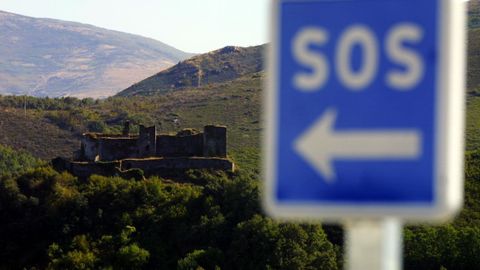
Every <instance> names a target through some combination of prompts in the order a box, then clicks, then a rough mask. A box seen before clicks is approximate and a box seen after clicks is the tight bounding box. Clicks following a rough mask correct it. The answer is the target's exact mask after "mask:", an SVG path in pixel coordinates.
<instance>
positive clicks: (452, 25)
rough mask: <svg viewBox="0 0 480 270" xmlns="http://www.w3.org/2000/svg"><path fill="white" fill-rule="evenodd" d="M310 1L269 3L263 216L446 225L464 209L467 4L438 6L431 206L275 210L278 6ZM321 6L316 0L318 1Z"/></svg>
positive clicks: (454, 0)
mask: <svg viewBox="0 0 480 270" xmlns="http://www.w3.org/2000/svg"><path fill="white" fill-rule="evenodd" d="M311 1H314V0H283V1H282V0H273V1H272V2H271V4H272V7H271V12H272V14H271V16H270V17H271V20H270V42H271V43H270V44H269V45H268V48H267V50H268V53H267V65H266V67H267V80H266V82H265V87H264V89H265V91H264V108H263V116H264V121H265V123H266V134H264V137H263V157H264V160H263V178H264V179H265V181H264V183H265V184H264V190H263V194H262V195H263V196H262V199H263V207H264V209H265V210H266V212H267V214H269V215H270V216H272V217H275V218H279V219H291V218H295V219H298V218H301V219H315V218H322V219H323V220H325V221H342V220H346V219H352V218H384V217H398V218H402V219H405V220H410V221H428V220H439V221H442V220H445V219H447V218H451V217H453V215H454V214H456V213H457V212H458V210H459V209H460V208H461V206H462V204H463V175H464V171H463V160H464V129H465V123H464V122H465V77H466V75H465V74H466V73H465V54H466V42H467V41H466V27H467V26H466V24H465V20H466V19H465V17H466V15H465V13H466V9H465V6H466V2H464V1H463V0H438V1H439V11H438V12H439V16H438V17H439V22H438V23H439V27H438V32H437V36H438V41H437V42H438V44H439V49H440V53H439V58H440V59H439V66H438V67H437V68H438V69H439V70H438V71H437V82H436V86H437V88H438V89H437V91H438V93H437V94H436V97H437V98H438V100H437V101H436V112H435V119H436V121H437V122H436V123H435V130H436V134H437V135H436V136H437V140H436V145H435V150H434V151H435V152H434V155H435V156H436V159H435V161H434V166H435V172H434V181H435V183H434V186H435V194H434V202H433V204H428V205H426V204H413V203H412V204H408V205H407V204H405V203H403V204H399V205H398V206H397V205H388V206H386V205H379V204H362V205H361V206H358V205H354V204H343V203H342V204H332V203H330V204H322V203H319V202H311V203H308V202H301V203H300V202H299V203H295V204H289V205H285V204H280V203H278V202H277V201H276V199H275V195H274V194H275V193H274V192H275V184H276V175H275V174H276V171H277V170H276V168H275V166H276V165H275V164H277V162H276V159H277V149H276V146H277V134H276V132H277V125H278V119H277V115H278V107H277V106H278V97H277V92H278V86H277V83H278V80H277V79H278V74H277V73H278V64H277V57H278V42H279V40H280V35H281V33H279V23H280V21H279V20H280V18H279V14H280V12H279V11H280V10H279V9H280V8H281V7H280V4H281V3H283V2H311ZM320 1H321V0H320Z"/></svg>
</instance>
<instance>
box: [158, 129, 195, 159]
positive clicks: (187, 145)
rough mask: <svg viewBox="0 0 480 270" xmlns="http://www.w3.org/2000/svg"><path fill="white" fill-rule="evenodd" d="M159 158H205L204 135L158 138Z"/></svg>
mask: <svg viewBox="0 0 480 270" xmlns="http://www.w3.org/2000/svg"><path fill="white" fill-rule="evenodd" d="M156 156H157V157H201V156H203V134H202V133H198V134H193V135H185V136H178V135H159V136H157V153H156Z"/></svg>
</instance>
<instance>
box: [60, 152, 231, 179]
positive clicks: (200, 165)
mask: <svg viewBox="0 0 480 270" xmlns="http://www.w3.org/2000/svg"><path fill="white" fill-rule="evenodd" d="M52 165H53V167H54V168H55V169H56V170H57V171H60V172H61V171H68V172H70V173H71V174H73V175H75V176H76V177H79V178H80V179H86V178H88V177H90V176H91V175H93V174H97V175H103V176H120V177H126V178H132V177H133V178H135V179H138V180H139V179H142V178H143V175H144V174H145V175H147V176H152V175H157V176H161V177H169V176H173V175H176V174H178V173H182V172H185V171H186V170H189V169H211V170H222V171H227V172H233V171H234V170H235V165H234V164H233V162H232V161H230V160H228V159H225V158H204V157H170V158H139V159H124V160H119V161H108V162H95V161H71V160H67V159H64V158H56V159H53V160H52ZM139 170H141V171H140V173H138V171H139Z"/></svg>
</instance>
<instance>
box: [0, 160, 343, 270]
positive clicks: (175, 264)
mask: <svg viewBox="0 0 480 270" xmlns="http://www.w3.org/2000/svg"><path fill="white" fill-rule="evenodd" d="M185 177H187V178H188V179H185V182H190V183H195V182H202V183H206V184H205V185H202V186H200V185H192V184H177V183H167V182H165V181H163V180H161V179H158V178H151V179H147V180H142V181H135V180H126V179H122V178H119V177H102V176H92V177H90V178H89V179H87V180H85V181H79V180H77V179H76V178H74V177H72V176H71V175H68V174H66V173H63V174H60V173H57V172H55V171H53V170H52V169H51V168H49V167H44V168H37V169H35V170H32V171H30V172H28V173H25V174H22V175H20V176H5V177H3V178H2V179H1V180H0V220H2V222H1V223H0V235H2V238H0V246H1V247H2V248H1V249H0V268H7V269H8V268H23V267H26V268H30V267H37V268H48V269H100V268H110V269H175V268H178V269H202V268H203V269H337V262H336V254H335V248H334V246H333V245H332V244H331V243H330V242H329V241H328V240H327V238H326V235H325V233H324V232H323V230H322V228H321V226H320V225H318V224H304V225H296V224H280V223H277V222H274V221H272V220H271V219H269V218H265V217H263V216H261V215H260V209H259V202H258V181H257V180H256V179H251V178H250V177H249V176H246V175H243V174H242V173H236V174H233V175H228V174H225V173H221V172H219V173H212V172H207V171H194V170H192V171H190V172H189V173H188V174H187V175H186V176H185Z"/></svg>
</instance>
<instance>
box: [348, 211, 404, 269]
mask: <svg viewBox="0 0 480 270" xmlns="http://www.w3.org/2000/svg"><path fill="white" fill-rule="evenodd" d="M345 229H346V243H345V244H346V252H347V260H346V263H347V267H346V269H348V270H364V269H369V270H383V269H385V270H386V269H388V270H400V269H402V223H401V222H400V221H399V220H398V219H395V218H387V219H381V220H356V221H351V222H347V223H346V224H345Z"/></svg>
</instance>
